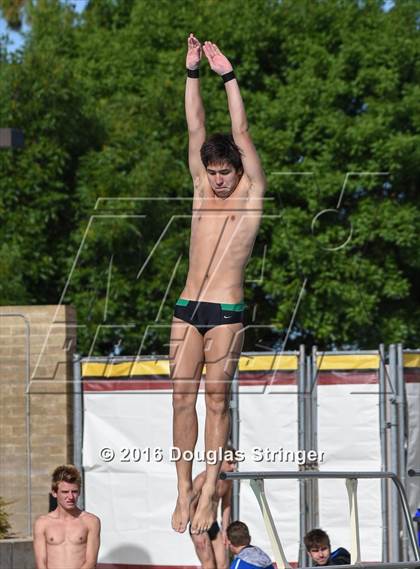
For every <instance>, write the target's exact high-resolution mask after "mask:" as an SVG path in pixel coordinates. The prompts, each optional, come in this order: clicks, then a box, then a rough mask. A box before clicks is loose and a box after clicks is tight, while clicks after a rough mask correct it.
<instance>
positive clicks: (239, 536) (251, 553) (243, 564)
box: [226, 521, 274, 569]
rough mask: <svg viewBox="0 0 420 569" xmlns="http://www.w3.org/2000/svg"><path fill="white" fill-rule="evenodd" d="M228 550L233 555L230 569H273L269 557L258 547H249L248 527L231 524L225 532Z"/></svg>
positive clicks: (241, 524) (242, 524)
mask: <svg viewBox="0 0 420 569" xmlns="http://www.w3.org/2000/svg"><path fill="white" fill-rule="evenodd" d="M226 536H227V542H228V545H229V549H230V550H231V552H232V553H233V554H234V555H235V557H234V558H233V561H232V563H231V565H230V569H261V568H264V569H274V565H273V564H272V562H271V559H270V558H269V556H268V555H267V554H266V553H265V552H264V551H263V550H262V549H260V548H259V547H256V546H255V545H251V536H250V535H249V530H248V526H247V525H246V524H244V523H243V522H239V521H238V522H232V523H231V524H230V525H229V527H228V528H227V530H226Z"/></svg>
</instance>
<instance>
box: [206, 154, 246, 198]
mask: <svg viewBox="0 0 420 569" xmlns="http://www.w3.org/2000/svg"><path fill="white" fill-rule="evenodd" d="M206 171H207V178H208V181H209V183H210V186H211V189H212V190H213V193H214V194H215V195H216V196H217V197H218V198H221V199H226V198H228V197H229V196H230V195H231V194H232V193H233V192H234V191H235V189H236V186H237V185H238V184H239V180H240V179H241V176H242V172H237V171H236V170H235V169H234V167H233V166H232V165H231V164H229V163H228V162H222V163H220V164H209V165H208V166H207V168H206Z"/></svg>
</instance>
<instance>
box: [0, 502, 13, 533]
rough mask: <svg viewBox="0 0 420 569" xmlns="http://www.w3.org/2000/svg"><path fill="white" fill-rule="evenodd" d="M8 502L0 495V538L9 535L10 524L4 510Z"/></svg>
mask: <svg viewBox="0 0 420 569" xmlns="http://www.w3.org/2000/svg"><path fill="white" fill-rule="evenodd" d="M9 505H10V504H9V503H8V502H6V501H5V500H4V498H2V497H1V496H0V539H4V538H6V537H10V535H9V532H10V529H11V525H10V522H9V514H8V513H7V511H6V507H7V506H9Z"/></svg>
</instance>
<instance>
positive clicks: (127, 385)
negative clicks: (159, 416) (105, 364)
mask: <svg viewBox="0 0 420 569" xmlns="http://www.w3.org/2000/svg"><path fill="white" fill-rule="evenodd" d="M204 381H205V379H204ZM239 385H241V386H243V387H250V386H262V387H263V386H265V385H296V376H295V374H294V373H282V372H271V373H270V372H268V373H267V372H263V373H260V372H258V373H251V372H250V373H241V374H239ZM83 389H84V390H85V391H145V390H152V391H163V390H166V391H168V390H172V381H170V380H169V379H154V378H153V377H150V376H149V377H144V378H136V379H133V378H128V379H116V380H115V379H85V380H84V381H83Z"/></svg>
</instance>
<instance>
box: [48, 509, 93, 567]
mask: <svg viewBox="0 0 420 569" xmlns="http://www.w3.org/2000/svg"><path fill="white" fill-rule="evenodd" d="M92 518H94V516H93V515H92V514H89V513H87V512H80V514H79V515H78V516H77V517H76V516H75V517H69V516H68V517H66V518H64V519H63V518H61V517H60V516H59V515H58V514H57V512H56V511H54V512H51V513H49V514H47V515H45V516H42V517H41V518H40V519H41V521H42V526H43V530H44V536H45V543H46V547H47V567H48V569H80V567H82V566H83V564H84V563H85V560H86V548H87V540H88V533H89V526H90V525H91V523H92Z"/></svg>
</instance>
